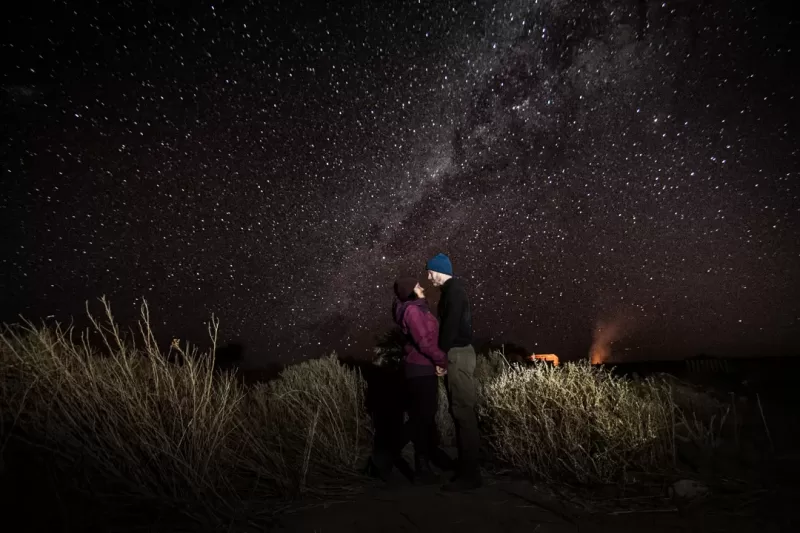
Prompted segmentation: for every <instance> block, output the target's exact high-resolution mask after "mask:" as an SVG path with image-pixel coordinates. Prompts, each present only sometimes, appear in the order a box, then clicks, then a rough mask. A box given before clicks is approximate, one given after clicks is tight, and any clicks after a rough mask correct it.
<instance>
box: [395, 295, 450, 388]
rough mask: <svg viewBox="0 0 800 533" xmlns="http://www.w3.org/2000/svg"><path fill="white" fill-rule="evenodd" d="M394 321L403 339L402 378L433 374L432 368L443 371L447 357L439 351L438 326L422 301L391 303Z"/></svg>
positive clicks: (434, 371)
mask: <svg viewBox="0 0 800 533" xmlns="http://www.w3.org/2000/svg"><path fill="white" fill-rule="evenodd" d="M394 321H395V322H397V325H399V326H400V328H401V329H402V330H403V333H405V335H406V343H405V346H403V350H404V352H405V357H404V362H405V365H406V376H409V377H410V376H426V375H431V374H435V373H436V367H437V366H440V367H442V368H447V355H446V354H445V353H444V352H443V351H442V350H441V349H439V322H438V321H437V320H436V317H435V316H433V313H431V311H430V309H429V308H428V302H427V301H425V299H424V298H420V299H419V300H413V301H410V302H399V301H397V300H395V302H394Z"/></svg>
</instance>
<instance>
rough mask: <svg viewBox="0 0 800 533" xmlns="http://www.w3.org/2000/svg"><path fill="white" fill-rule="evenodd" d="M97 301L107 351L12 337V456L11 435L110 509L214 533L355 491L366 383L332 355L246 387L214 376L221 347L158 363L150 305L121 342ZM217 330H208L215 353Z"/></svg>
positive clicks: (8, 412)
mask: <svg viewBox="0 0 800 533" xmlns="http://www.w3.org/2000/svg"><path fill="white" fill-rule="evenodd" d="M102 302H103V306H104V307H103V308H104V313H105V318H104V320H103V321H100V320H97V319H95V318H94V317H91V315H90V317H91V318H92V322H93V324H94V331H93V332H92V333H93V334H96V335H98V336H99V339H101V341H102V344H103V345H104V350H102V352H99V351H97V350H95V349H94V348H93V347H92V346H91V344H90V342H89V340H88V339H89V333H88V332H87V333H83V334H81V335H80V336H76V334H75V332H74V331H73V330H72V329H70V328H66V329H65V328H62V327H60V326H58V327H54V328H44V327H36V326H34V325H32V324H30V323H27V324H24V325H22V326H5V327H4V330H3V332H2V335H1V336H0V412H2V414H3V428H4V431H3V433H4V435H3V436H2V439H3V440H2V441H0V442H1V443H2V444H3V446H4V447H5V444H6V443H7V442H8V439H9V438H11V437H12V435H13V437H14V438H15V439H24V440H25V441H26V442H27V443H28V444H29V445H31V446H35V447H36V448H37V449H40V450H43V451H44V452H45V456H46V457H47V458H49V459H51V460H53V462H54V464H55V465H56V466H57V471H59V472H61V473H62V476H61V477H62V478H63V479H64V480H75V479H77V478H76V477H75V475H74V474H75V472H78V471H82V472H85V473H86V476H85V478H83V479H85V482H81V483H79V485H81V486H80V487H79V488H81V489H86V490H89V491H91V492H92V498H93V499H94V500H98V499H99V501H100V502H105V503H108V504H109V508H111V507H113V506H112V505H111V504H112V503H113V502H115V501H117V502H119V501H122V500H124V501H125V504H126V505H131V504H135V505H144V506H148V505H152V506H154V507H162V508H163V507H168V508H169V509H173V510H174V509H178V510H180V512H181V513H182V515H183V516H184V517H188V518H190V519H192V520H193V521H195V522H196V523H198V524H203V525H205V526H208V527H210V528H212V529H213V528H215V527H221V526H222V525H226V524H229V523H231V521H233V520H235V519H239V518H241V517H242V516H243V513H244V514H246V515H247V516H246V519H247V520H253V519H254V518H256V517H257V515H259V514H260V513H261V511H253V510H254V509H260V510H264V511H266V512H268V511H269V510H270V505H269V504H268V502H267V500H268V499H273V500H274V499H275V498H284V497H287V496H294V495H296V494H298V493H304V492H310V491H315V490H323V489H325V488H328V489H332V490H333V489H336V488H339V489H342V488H345V487H347V486H348V484H350V483H352V482H353V479H354V477H356V476H357V473H356V468H355V467H356V462H357V461H358V459H359V454H360V453H361V451H362V450H363V446H362V445H360V443H362V442H363V441H364V437H365V425H366V424H365V416H366V415H365V413H364V408H363V401H362V400H363V394H364V382H363V380H362V379H361V377H360V375H359V374H358V373H356V372H354V371H352V370H349V369H347V368H345V367H344V366H343V365H341V364H340V363H339V362H338V361H337V360H336V359H335V358H326V359H323V360H319V361H312V362H308V363H304V364H303V365H298V366H296V367H293V368H290V369H289V370H287V371H285V372H284V373H283V374H282V376H281V378H280V379H279V380H277V381H276V382H275V383H274V384H273V385H271V386H269V387H258V388H254V389H249V388H246V387H244V386H242V385H241V384H240V383H239V382H238V380H237V379H235V377H234V376H233V375H231V374H219V373H216V372H215V371H214V349H213V348H212V350H211V352H210V353H205V354H202V353H198V351H197V350H196V349H194V348H192V347H191V346H189V345H183V346H182V345H181V344H180V343H179V342H178V341H177V340H175V341H173V344H172V346H171V348H170V350H169V352H168V353H162V352H160V351H159V349H158V347H157V345H156V342H155V339H154V336H153V333H152V331H151V330H150V326H149V317H148V310H147V307H146V305H145V306H143V307H142V316H141V320H140V322H139V324H138V328H137V329H138V331H137V335H135V336H134V335H129V336H126V335H124V334H123V332H122V331H121V330H120V328H119V326H118V325H116V324H115V323H114V321H113V318H112V315H111V309H110V306H109V304H108V302H106V301H105V300H103V301H102ZM87 311H88V309H87ZM217 329H218V324H217V322H216V321H214V320H213V319H212V321H211V323H210V324H209V334H210V336H211V341H212V345H214V346H215V345H216V336H217ZM76 337H77V338H76ZM73 488H74V487H73ZM254 503H257V505H253V504H254ZM100 505H102V503H100ZM247 509H249V510H248V511H245V510H247Z"/></svg>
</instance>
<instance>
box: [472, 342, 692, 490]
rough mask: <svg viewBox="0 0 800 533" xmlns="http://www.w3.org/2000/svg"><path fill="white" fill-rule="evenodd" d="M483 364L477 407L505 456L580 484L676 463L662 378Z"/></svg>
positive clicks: (534, 472) (573, 367) (583, 367)
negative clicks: (639, 378) (636, 378)
mask: <svg viewBox="0 0 800 533" xmlns="http://www.w3.org/2000/svg"><path fill="white" fill-rule="evenodd" d="M493 357H495V358H497V357H498V356H497V355H494V356H493ZM483 365H484V367H485V368H484V371H483V373H482V374H481V376H482V381H481V386H480V391H481V399H480V407H479V413H480V418H481V422H482V424H483V425H484V427H485V428H486V431H487V437H488V440H489V442H490V445H491V447H492V450H493V452H494V454H495V455H496V456H497V457H498V458H499V459H501V460H502V461H504V462H506V463H509V464H511V465H513V466H514V467H516V468H518V469H520V470H522V471H524V472H526V473H528V474H530V475H531V476H534V477H536V478H540V479H542V478H543V479H556V478H557V479H559V480H572V481H575V482H578V483H598V482H599V483H608V482H614V481H618V480H619V479H620V478H621V476H622V475H623V474H624V473H625V472H626V471H628V470H632V469H635V470H641V471H659V470H664V469H665V468H669V466H671V465H672V463H673V461H672V459H673V456H674V453H673V450H674V442H675V431H676V422H675V419H676V406H675V404H674V402H673V401H672V396H671V392H670V388H669V386H668V385H667V384H666V383H665V382H662V381H657V380H647V381H644V382H639V383H637V382H632V381H630V380H626V379H624V378H619V377H615V376H613V375H612V374H611V373H610V372H608V371H606V370H602V369H600V368H597V367H592V366H590V365H589V364H584V363H578V364H575V363H567V364H565V365H562V366H561V367H557V368H556V367H552V366H549V365H547V364H536V365H533V366H524V367H522V366H516V365H510V366H507V367H505V368H504V367H503V366H502V365H501V364H499V363H497V362H496V361H495V362H494V364H492V362H491V361H490V362H484V363H483ZM487 369H488V371H486V370H487Z"/></svg>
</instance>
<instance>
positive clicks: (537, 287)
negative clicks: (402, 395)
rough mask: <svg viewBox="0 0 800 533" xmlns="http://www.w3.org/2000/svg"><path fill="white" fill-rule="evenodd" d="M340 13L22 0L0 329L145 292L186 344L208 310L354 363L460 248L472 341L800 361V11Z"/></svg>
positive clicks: (250, 341) (268, 336)
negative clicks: (600, 336) (413, 278)
mask: <svg viewBox="0 0 800 533" xmlns="http://www.w3.org/2000/svg"><path fill="white" fill-rule="evenodd" d="M320 3H321V2H303V1H298V0H295V1H289V2H284V1H278V2H266V1H257V2H248V3H243V2H241V3H240V2H222V1H220V2H215V3H209V2H169V1H163V2H161V1H152V2H145V1H142V2H139V1H129V2H121V3H118V2H95V3H90V2H52V3H49V2H27V3H24V2H23V3H17V4H15V6H16V7H15V9H16V13H17V14H15V15H13V16H11V15H9V14H8V13H7V14H6V17H5V18H4V22H3V31H2V32H1V33H2V37H0V39H2V48H1V50H2V57H3V63H4V64H5V67H4V70H3V74H2V91H0V99H2V108H1V109H2V142H1V143H0V151H2V194H0V223H2V226H0V228H1V229H0V249H1V250H2V253H0V295H1V297H2V304H3V305H2V319H3V320H5V321H8V320H13V319H14V318H15V316H16V315H17V314H18V313H23V314H24V315H25V316H26V317H29V318H33V319H39V318H45V317H51V318H49V319H48V320H53V319H59V320H65V319H66V318H67V317H69V316H71V315H77V314H80V313H82V312H83V307H84V302H85V301H86V300H87V299H95V298H97V297H99V296H101V295H104V294H105V295H107V296H108V297H109V298H110V299H111V301H112V304H113V305H114V308H115V309H116V312H117V315H118V318H119V319H120V320H121V321H123V322H127V321H129V320H130V319H131V318H132V317H134V316H135V312H136V311H137V309H138V306H139V304H140V303H141V299H142V297H144V298H145V299H147V300H148V302H149V303H150V305H151V309H152V314H153V317H154V327H155V328H156V330H157V331H158V332H160V333H161V334H162V335H163V336H164V337H165V338H171V337H173V336H175V337H180V338H183V339H186V338H189V339H191V340H198V341H201V340H203V335H204V331H205V326H204V325H203V323H204V322H205V321H207V320H208V318H209V316H210V314H211V313H214V314H215V315H216V316H218V317H219V318H220V319H221V321H222V332H221V333H222V338H223V341H224V342H236V343H240V344H242V345H243V346H244V347H245V350H246V358H247V360H248V362H249V364H259V363H263V362H270V361H283V362H288V361H292V360H298V359H301V358H304V357H308V356H316V355H320V354H321V353H323V352H326V351H329V350H331V349H334V348H336V349H337V350H339V351H340V353H341V352H347V353H354V354H359V353H362V354H363V353H368V351H369V349H370V346H372V345H373V344H374V339H375V337H376V335H379V334H381V333H382V332H385V331H387V330H388V329H389V327H390V326H391V318H390V305H391V299H392V292H391V283H392V281H393V279H394V278H395V277H397V276H399V275H402V274H408V273H411V274H416V275H419V276H420V278H421V279H422V278H424V275H425V272H424V262H425V260H426V259H427V258H428V257H430V256H431V255H433V254H435V253H437V252H440V251H443V252H445V253H447V254H449V255H450V257H451V259H452V261H453V264H454V268H455V271H456V274H457V275H460V276H463V277H465V278H466V279H467V281H468V285H469V287H470V292H471V298H472V306H473V316H474V326H475V332H476V336H477V337H478V338H479V339H484V340H485V339H493V340H495V341H506V342H514V343H518V344H522V345H523V346H525V347H526V349H528V350H531V351H536V352H555V353H558V354H559V355H561V356H562V357H566V358H570V357H579V356H585V355H586V354H587V352H588V350H589V346H590V344H591V342H592V334H593V330H595V328H597V327H598V325H605V326H604V327H606V328H607V329H606V330H605V331H607V332H609V331H613V332H614V333H615V336H616V337H617V339H618V341H617V342H616V344H615V345H614V350H615V353H616V354H617V355H618V356H619V357H628V358H637V359H641V358H661V357H684V356H691V355H695V354H697V353H700V352H705V353H711V354H718V355H745V354H749V355H753V354H762V355H763V354H778V353H791V354H796V353H797V352H798V348H797V347H798V345H799V341H798V339H799V338H800V286H799V285H800V283H798V274H799V273H800V244H798V238H797V235H798V229H800V183H799V181H798V180H799V179H800V176H799V171H800V164H799V163H800V142H798V135H797V126H798V117H799V116H800V113H799V111H800V106H798V99H799V98H800V92H798V88H799V86H800V84H799V83H798V74H797V69H798V65H800V62H798V50H797V35H798V30H799V28H798V26H799V24H798V21H797V20H794V21H793V20H792V18H791V17H790V16H789V13H788V12H781V11H779V6H780V5H781V4H782V3H780V2H775V3H773V4H771V3H768V2H767V3H764V2H757V1H749V2H745V1H730V0H719V1H708V2H702V1H696V0H683V1H668V2H652V1H639V0H627V1H623V0H618V1H612V0H606V1H602V2H576V1H564V0H539V1H538V2H536V1H535V0H528V1H518V0H517V1H507V2H503V1H494V2H490V1H482V0H481V1H474V2H467V1H441V0H440V1H436V2H431V1H419V2H416V1H413V2H412V1H411V0H408V1H394V2H392V1H380V2H379V1H372V2H347V1H343V2H330V3H329V7H327V8H324V7H320V6H318V4H320ZM84 4H87V6H84ZM88 4H92V5H88ZM112 4H122V5H120V6H118V7H113V6H112ZM786 4H788V3H786ZM187 5H191V6H192V7H187ZM347 6H351V7H347ZM587 6H590V7H587ZM9 17H10V18H9ZM426 284H427V282H426ZM428 292H429V295H430V296H433V297H434V298H432V300H433V303H434V304H435V296H436V294H437V292H438V291H436V290H429V291H428Z"/></svg>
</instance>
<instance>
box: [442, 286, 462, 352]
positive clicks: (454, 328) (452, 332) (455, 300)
mask: <svg viewBox="0 0 800 533" xmlns="http://www.w3.org/2000/svg"><path fill="white" fill-rule="evenodd" d="M459 289H460V288H459V287H453V289H451V290H450V291H449V292H448V294H447V300H446V301H445V302H444V305H443V306H442V311H443V313H442V316H440V317H439V320H441V321H442V325H441V326H440V327H439V348H441V349H442V351H443V352H445V353H447V352H448V351H449V350H450V348H452V347H453V344H454V343H455V341H456V337H457V336H458V326H459V324H460V323H461V316H462V315H463V314H464V311H465V309H466V306H467V295H466V293H465V292H464V291H463V290H459Z"/></svg>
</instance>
